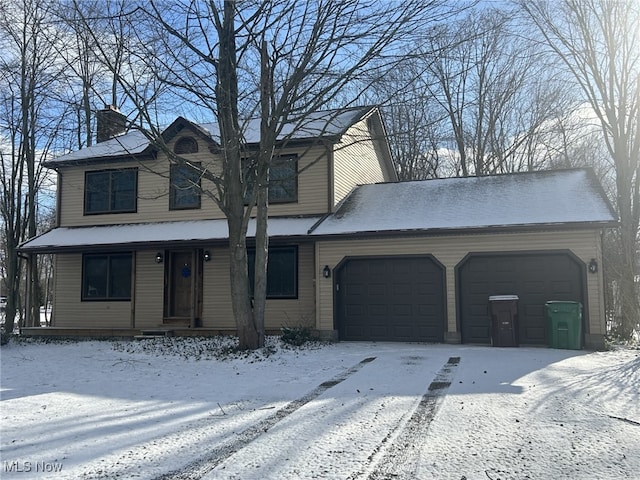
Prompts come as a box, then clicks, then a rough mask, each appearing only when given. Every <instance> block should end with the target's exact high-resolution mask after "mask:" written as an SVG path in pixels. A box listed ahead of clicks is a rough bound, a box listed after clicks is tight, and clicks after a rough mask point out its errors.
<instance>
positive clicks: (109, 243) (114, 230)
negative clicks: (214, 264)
mask: <svg viewBox="0 0 640 480" xmlns="http://www.w3.org/2000/svg"><path fill="white" fill-rule="evenodd" d="M321 218H322V217H318V216H315V217H275V218H270V219H269V223H268V233H269V236H270V237H271V238H274V239H277V238H279V237H284V238H291V237H301V236H307V235H308V232H309V230H310V229H311V228H312V227H313V226H314V225H315V224H316V223H317V222H318V221H319V220H320V219H321ZM254 235H255V219H251V220H250V221H249V227H248V232H247V236H248V237H253V236H254ZM228 238H229V230H228V226H227V220H226V219H216V220H193V221H177V222H158V223H135V224H122V225H100V226H91V227H58V228H54V229H53V230H50V231H48V232H46V233H44V234H42V235H39V236H37V237H34V238H32V239H31V240H28V241H26V242H25V243H23V244H22V245H20V248H19V251H20V252H24V253H56V252H63V251H68V252H72V251H87V250H98V249H102V250H104V249H105V248H117V249H123V248H129V249H131V248H157V247H161V246H162V247H164V246H167V245H172V244H173V245H185V244H188V245H202V246H205V245H210V244H212V243H226V242H227V240H228Z"/></svg>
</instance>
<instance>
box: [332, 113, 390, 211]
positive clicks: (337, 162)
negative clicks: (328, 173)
mask: <svg viewBox="0 0 640 480" xmlns="http://www.w3.org/2000/svg"><path fill="white" fill-rule="evenodd" d="M377 143H378V142H376V141H374V139H372V134H371V132H369V128H368V125H367V120H366V119H363V120H361V121H360V122H358V123H356V124H355V125H353V126H352V127H351V128H349V129H348V130H347V132H346V133H345V134H344V135H343V136H342V138H341V139H340V142H339V143H337V144H336V145H335V147H334V153H333V182H334V184H333V206H334V207H335V206H336V205H337V204H338V203H339V202H340V201H341V200H342V199H343V198H344V197H345V196H346V195H347V194H348V193H349V192H350V191H351V190H352V189H353V187H355V186H356V185H363V184H368V183H380V182H386V181H389V180H391V179H390V178H389V175H388V173H387V172H386V169H385V168H384V167H383V165H382V164H381V163H380V162H381V161H382V160H381V156H380V155H381V153H380V147H379V145H377Z"/></svg>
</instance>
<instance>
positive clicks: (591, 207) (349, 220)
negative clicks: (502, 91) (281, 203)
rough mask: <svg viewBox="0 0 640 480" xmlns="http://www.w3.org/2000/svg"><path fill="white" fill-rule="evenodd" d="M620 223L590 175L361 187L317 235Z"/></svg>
mask: <svg viewBox="0 0 640 480" xmlns="http://www.w3.org/2000/svg"><path fill="white" fill-rule="evenodd" d="M616 221H617V216H616V214H615V213H614V212H613V210H612V208H611V205H610V203H609V201H608V200H607V198H606V195H605V193H604V191H603V190H602V187H601V186H600V183H599V182H598V180H597V179H596V177H595V175H594V174H593V171H591V170H590V169H576V170H557V171H545V172H536V173H522V174H513V175H497V176H487V177H468V178H449V179H436V180H425V181H415V182H402V183H384V184H375V185H362V186H359V187H357V188H356V189H355V190H354V191H353V192H352V193H351V194H350V195H349V196H348V197H347V198H346V200H345V201H344V203H343V204H342V205H341V206H340V208H339V209H338V210H337V211H336V212H335V214H332V215H330V216H329V217H328V218H327V219H326V220H324V221H323V222H322V223H321V224H320V225H319V226H318V227H317V228H316V229H315V230H314V231H313V235H340V234H354V233H364V232H393V231H440V230H444V231H446V230H451V231H452V230H460V229H465V230H466V229H483V228H495V227H518V226H544V225H559V224H562V225H570V224H573V225H577V224H587V223H589V224H593V223H601V224H603V226H610V225H612V224H614V223H615V222H616Z"/></svg>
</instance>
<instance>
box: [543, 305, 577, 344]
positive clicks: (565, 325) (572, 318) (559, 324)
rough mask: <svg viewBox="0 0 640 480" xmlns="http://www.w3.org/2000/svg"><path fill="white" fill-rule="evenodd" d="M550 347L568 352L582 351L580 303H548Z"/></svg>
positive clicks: (546, 306)
mask: <svg viewBox="0 0 640 480" xmlns="http://www.w3.org/2000/svg"><path fill="white" fill-rule="evenodd" d="M545 308H546V310H547V323H548V326H549V346H550V347H551V348H566V349H568V350H580V349H582V304H581V303H580V302H559V301H555V302H547V303H546V304H545Z"/></svg>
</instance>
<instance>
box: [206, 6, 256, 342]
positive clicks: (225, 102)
mask: <svg viewBox="0 0 640 480" xmlns="http://www.w3.org/2000/svg"><path fill="white" fill-rule="evenodd" d="M234 19H235V5H234V2H233V1H225V2H224V16H223V22H222V25H220V28H219V36H220V59H219V65H218V83H217V86H216V94H217V103H218V122H219V125H220V138H221V142H222V147H223V151H224V175H225V179H226V191H225V201H224V207H225V210H226V212H225V213H226V216H227V225H228V226H229V263H230V265H229V266H230V268H229V275H230V282H231V303H232V306H233V315H234V317H235V319H236V326H237V330H238V337H239V348H240V349H241V350H247V349H256V348H258V347H259V345H260V336H259V334H258V331H257V329H256V325H255V323H254V319H253V314H252V309H251V301H250V297H249V275H248V273H247V243H246V236H247V221H248V220H247V219H246V218H245V206H244V192H243V184H242V155H241V150H240V147H241V146H240V139H241V138H242V135H241V131H240V125H239V122H238V77H237V71H236V68H237V61H236V43H235V25H234Z"/></svg>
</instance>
